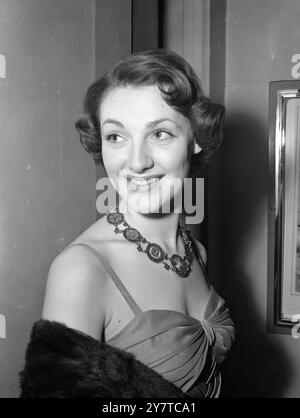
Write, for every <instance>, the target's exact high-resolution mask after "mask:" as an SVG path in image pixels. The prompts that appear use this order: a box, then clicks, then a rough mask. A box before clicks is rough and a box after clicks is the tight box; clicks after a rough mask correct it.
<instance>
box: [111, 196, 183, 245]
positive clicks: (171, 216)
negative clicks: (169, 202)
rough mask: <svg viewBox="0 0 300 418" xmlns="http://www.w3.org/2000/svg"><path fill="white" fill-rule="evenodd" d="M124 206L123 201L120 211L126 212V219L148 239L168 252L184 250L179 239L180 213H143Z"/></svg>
mask: <svg viewBox="0 0 300 418" xmlns="http://www.w3.org/2000/svg"><path fill="white" fill-rule="evenodd" d="M124 206H125V205H124V204H122V201H121V202H120V205H119V211H120V212H121V213H123V214H124V218H125V221H126V222H127V223H128V224H129V225H130V226H131V227H132V228H136V229H137V230H138V231H139V232H140V233H141V235H143V237H145V238H146V239H147V240H148V241H150V242H154V243H156V244H158V245H160V246H161V247H162V248H163V249H164V250H165V251H166V252H168V253H178V252H179V253H181V252H182V248H183V244H182V242H181V241H182V240H180V239H178V237H179V236H180V234H178V222H179V213H174V212H172V213H165V214H157V213H155V214H143V213H138V212H135V211H133V210H132V209H130V207H128V206H126V207H124Z"/></svg>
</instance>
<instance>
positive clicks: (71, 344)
mask: <svg viewBox="0 0 300 418" xmlns="http://www.w3.org/2000/svg"><path fill="white" fill-rule="evenodd" d="M20 386H21V394H20V397H21V398H163V397H164V398H188V395H187V394H185V393H184V392H182V391H181V390H180V389H179V388H177V387H176V386H175V385H174V384H173V383H170V382H168V381H167V380H166V379H164V378H163V377H162V376H161V375H159V374H158V373H157V372H155V371H154V370H152V369H150V368H149V367H147V366H146V365H144V364H143V363H141V362H140V361H138V360H136V359H135V358H134V356H133V355H132V354H129V353H127V352H125V351H123V350H119V349H117V348H114V347H112V346H110V345H108V344H104V343H101V342H99V341H97V340H96V339H94V338H92V337H90V336H89V335H87V334H85V333H83V332H80V331H77V330H75V329H72V328H69V327H67V326H66V325H64V324H62V323H59V322H55V321H48V320H44V319H41V320H39V321H37V322H36V323H35V324H34V325H33V328H32V332H31V337H30V342H29V344H28V347H27V350H26V357H25V366H24V369H23V370H22V371H21V372H20Z"/></svg>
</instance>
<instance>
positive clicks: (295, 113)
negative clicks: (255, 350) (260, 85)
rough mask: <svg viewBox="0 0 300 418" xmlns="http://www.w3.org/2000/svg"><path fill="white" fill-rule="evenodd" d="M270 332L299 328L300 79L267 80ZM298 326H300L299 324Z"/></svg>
mask: <svg viewBox="0 0 300 418" xmlns="http://www.w3.org/2000/svg"><path fill="white" fill-rule="evenodd" d="M268 217H269V218H268V330H269V331H271V332H277V333H291V334H292V335H293V336H295V338H299V337H300V334H299V336H296V335H295V332H298V329H299V328H300V326H299V324H298V323H299V322H300V81H296V80H291V81H272V82H270V83H269V201H268ZM297 324H298V325H297Z"/></svg>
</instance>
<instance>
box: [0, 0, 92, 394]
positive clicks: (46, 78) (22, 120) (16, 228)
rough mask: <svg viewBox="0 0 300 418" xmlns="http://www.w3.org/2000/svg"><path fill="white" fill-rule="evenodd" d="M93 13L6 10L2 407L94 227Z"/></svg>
mask: <svg viewBox="0 0 300 418" xmlns="http://www.w3.org/2000/svg"><path fill="white" fill-rule="evenodd" d="M94 8H95V5H94V0H63V1H61V0H1V1H0V54H4V55H5V56H6V60H7V78H6V79H0V126H1V153H0V179H1V180H0V190H1V196H2V199H1V202H0V223H1V239H0V259H1V263H0V289H1V292H0V314H2V315H5V317H6V339H1V338H0V397H16V396H18V394H19V389H18V376H17V373H18V371H19V370H20V369H21V367H22V365H23V361H24V353H25V347H26V344H27V342H28V338H29V332H30V329H31V325H32V323H33V322H34V321H35V320H37V319H38V318H39V317H40V315H41V308H42V301H43V295H44V290H45V284H46V278H47V273H48V269H49V267H50V263H51V261H52V260H53V258H54V257H55V256H56V255H57V254H58V252H59V251H60V250H61V249H62V248H63V247H65V246H66V245H67V244H68V243H69V242H70V241H71V240H73V239H74V238H75V237H76V236H77V235H78V234H79V233H80V232H81V231H82V230H84V229H85V228H86V227H87V226H88V225H89V224H91V223H92V222H93V221H94V220H95V212H96V210H95V166H94V163H93V161H92V159H91V158H90V157H89V156H88V155H87V154H86V153H85V151H84V150H83V149H82V147H81V145H80V144H79V140H78V136H77V133H76V131H75V129H74V122H75V120H76V119H77V117H78V116H79V115H80V113H81V110H82V98H83V94H84V91H85V90H86V88H87V86H88V85H89V84H90V82H91V81H92V80H93V79H94V18H95V12H94Z"/></svg>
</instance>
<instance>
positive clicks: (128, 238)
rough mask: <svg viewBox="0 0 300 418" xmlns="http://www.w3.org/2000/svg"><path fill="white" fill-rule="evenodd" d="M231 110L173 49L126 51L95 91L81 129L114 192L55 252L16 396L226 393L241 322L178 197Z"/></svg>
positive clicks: (216, 140)
mask: <svg viewBox="0 0 300 418" xmlns="http://www.w3.org/2000/svg"><path fill="white" fill-rule="evenodd" d="M223 116H224V108H223V107H222V106H221V105H216V104H213V103H212V102H211V101H210V100H209V99H207V98H206V97H205V96H204V95H203V93H202V90H201V87H200V83H199V80H198V78H197V76H196V74H195V73H194V71H193V69H192V68H191V67H190V66H189V64H188V63H187V62H185V61H184V60H183V59H182V58H181V57H179V56H178V55H177V54H175V53H173V52H171V51H167V50H162V49H160V50H149V51H144V52H140V53H136V54H132V55H130V56H129V57H127V58H125V59H123V60H122V61H120V62H118V63H117V64H116V65H115V66H114V67H113V68H112V69H111V70H110V71H109V72H108V73H107V74H105V75H104V76H103V77H102V78H101V79H100V80H99V81H97V82H95V83H94V84H92V85H91V87H90V88H89V89H88V92H87V95H86V99H85V116H84V117H82V118H81V119H80V120H79V121H78V122H77V124H76V127H77V130H78V131H79V133H80V138H81V142H82V145H83V146H84V148H85V149H86V150H87V151H88V152H90V153H91V154H92V155H93V157H94V159H95V161H96V162H97V163H99V162H101V163H103V165H104V167H105V169H106V172H107V174H108V177H109V178H110V180H111V182H112V184H113V185H114V187H115V188H116V190H117V192H118V195H119V203H118V205H117V206H116V207H113V208H110V209H109V210H108V211H107V213H106V216H104V217H102V218H101V219H100V220H98V221H97V222H95V223H94V224H93V225H91V226H90V227H89V228H88V229H87V230H86V231H84V232H83V233H82V234H81V235H80V236H79V237H78V238H77V239H76V240H75V241H74V242H72V243H71V244H70V245H68V246H67V247H66V248H65V249H64V250H63V251H62V252H61V253H60V254H59V255H58V256H57V257H56V258H55V260H54V261H53V262H52V264H51V268H50V271H49V276H48V282H47V290H46V295H45V301H44V308H43V314H42V318H43V319H42V320H41V321H39V322H38V323H37V324H35V327H34V329H33V333H32V337H31V342H30V344H29V347H28V350H27V358H26V359H27V361H26V365H25V369H24V371H23V372H22V374H21V376H22V380H21V386H22V395H21V396H23V397H34V396H57V397H58V396H71V397H72V396H90V397H100V396H118V397H123V396H125V397H126V396H130V397H134V396H140V397H145V396H147V397H151V396H153V397H159V396H163V397H164V396H168V397H170V396H176V397H177V396H178V397H180V396H193V397H202V396H207V397H215V396H218V395H219V392H220V384H221V377H220V373H219V370H218V363H219V362H221V361H222V360H223V359H224V358H225V356H226V355H227V352H228V350H229V349H230V346H231V344H232V341H233V339H234V328H233V323H232V321H231V319H230V317H229V315H228V309H227V308H226V307H225V305H224V300H223V299H222V298H221V297H220V296H219V295H218V294H217V293H216V291H215V290H214V288H213V287H212V286H211V285H210V283H209V282H208V279H207V278H206V275H205V268H204V264H205V262H206V252H205V249H204V247H203V245H202V244H201V243H200V242H198V241H197V240H196V239H195V238H193V237H192V236H191V235H190V234H188V233H187V232H186V231H185V230H184V227H183V226H181V225H180V224H179V211H180V207H179V206H180V205H179V204H178V202H181V199H178V195H180V193H181V191H182V190H181V189H182V187H183V184H184V179H185V178H187V177H189V175H190V172H191V168H192V165H194V166H197V165H198V167H199V165H200V166H201V167H202V166H203V165H204V164H205V163H206V162H207V161H208V160H209V158H210V156H211V154H212V153H213V152H214V151H215V150H216V149H217V148H218V146H219V144H220V141H221V139H222V122H223ZM168 207H169V210H168ZM45 347H47V348H45ZM91 347H92V348H91ZM45 353H46V354H47V355H48V356H49V358H51V361H47V360H45ZM91 353H93V355H91ZM112 358H113V359H114V360H111V359H112ZM56 366H57V367H56ZM54 370H58V371H57V372H54Z"/></svg>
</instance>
